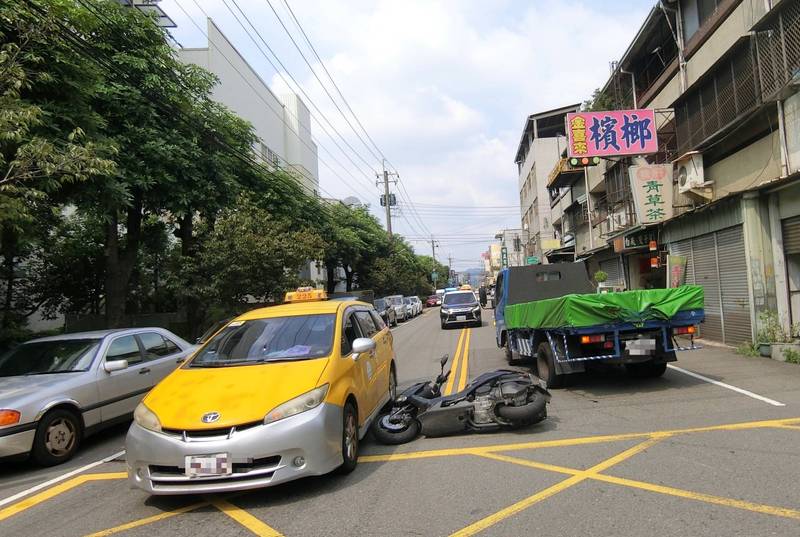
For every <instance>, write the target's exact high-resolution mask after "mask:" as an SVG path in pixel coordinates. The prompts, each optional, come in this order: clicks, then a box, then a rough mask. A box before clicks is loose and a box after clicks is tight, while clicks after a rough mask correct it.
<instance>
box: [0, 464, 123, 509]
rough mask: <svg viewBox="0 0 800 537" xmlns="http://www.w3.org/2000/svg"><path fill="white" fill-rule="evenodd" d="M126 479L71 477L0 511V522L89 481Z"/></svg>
mask: <svg viewBox="0 0 800 537" xmlns="http://www.w3.org/2000/svg"><path fill="white" fill-rule="evenodd" d="M127 477H128V474H127V473H125V472H110V473H102V474H84V475H79V476H77V477H73V478H72V479H70V480H67V481H64V482H63V483H59V484H58V485H56V486H54V487H52V488H49V489H47V490H45V491H42V492H40V493H39V494H34V495H33V496H31V497H30V498H26V499H24V500H22V501H19V502H17V503H15V504H13V505H10V506H8V507H6V508H5V509H3V510H0V520H5V519H7V518H8V517H10V516H14V515H16V514H17V513H20V512H22V511H25V510H26V509H30V508H31V507H33V506H35V505H38V504H40V503H42V502H45V501H47V500H49V499H50V498H53V497H55V496H58V495H59V494H61V493H64V492H66V491H68V490H71V489H74V488H75V487H77V486H80V485H83V484H84V483H87V482H89V481H103V480H107V479H125V478H127Z"/></svg>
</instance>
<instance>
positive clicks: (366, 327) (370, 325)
mask: <svg viewBox="0 0 800 537" xmlns="http://www.w3.org/2000/svg"><path fill="white" fill-rule="evenodd" d="M356 318H357V319H358V324H359V326H361V333H362V334H363V335H364V337H372V336H374V335H375V333H376V332H377V331H378V327H376V326H375V322H374V321H373V320H372V315H370V314H369V312H368V311H357V312H356Z"/></svg>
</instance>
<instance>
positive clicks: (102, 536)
mask: <svg viewBox="0 0 800 537" xmlns="http://www.w3.org/2000/svg"><path fill="white" fill-rule="evenodd" d="M209 505H211V504H210V503H209V502H199V503H193V504H190V505H187V506H185V507H180V508H178V509H174V510H172V511H165V512H163V513H159V514H157V515H153V516H149V517H145V518H140V519H138V520H134V521H132V522H127V523H125V524H120V525H119V526H114V527H113V528H108V529H107V530H103V531H98V532H96V533H91V534H89V535H87V536H86V537H106V536H107V535H113V534H115V533H119V532H122V531H127V530H131V529H133V528H138V527H140V526H146V525H147V524H152V523H153V522H158V521H159V520H164V519H167V518H171V517H174V516H177V515H182V514H183V513H188V512H189V511H194V510H196V509H200V508H201V507H208V506H209Z"/></svg>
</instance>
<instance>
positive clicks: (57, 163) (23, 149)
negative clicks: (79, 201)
mask: <svg viewBox="0 0 800 537" xmlns="http://www.w3.org/2000/svg"><path fill="white" fill-rule="evenodd" d="M65 4H66V3H62V2H53V3H52V5H53V11H54V13H55V14H56V15H58V14H61V13H64V11H65V7H64V6H65ZM57 31H58V28H57V24H56V23H55V22H54V20H53V19H47V18H45V19H41V18H40V17H37V14H36V13H34V12H32V11H31V7H30V6H29V5H27V4H24V3H13V2H12V3H3V4H2V5H0V40H1V41H2V45H0V253H2V258H3V271H2V279H3V283H4V292H3V294H2V299H0V300H2V302H1V304H2V327H3V328H4V329H8V328H10V327H11V326H12V325H14V324H15V323H18V322H20V321H21V320H22V319H24V317H25V316H26V315H28V314H30V312H29V311H28V312H24V311H23V310H24V309H25V308H26V307H27V306H30V300H29V299H28V297H29V293H28V289H24V288H22V287H20V288H19V289H17V287H18V285H17V284H18V283H20V282H22V281H25V280H21V279H20V278H18V276H19V272H20V268H19V263H20V262H21V261H23V260H24V259H26V257H27V256H26V253H27V252H28V251H29V250H30V249H31V248H35V245H34V243H35V241H36V239H37V237H35V236H33V235H32V234H31V233H30V231H33V230H36V231H39V232H40V231H41V228H40V226H37V225H34V224H35V219H36V217H37V213H38V214H42V211H43V210H44V212H47V209H46V206H48V205H57V202H55V201H54V198H56V197H59V196H61V195H62V194H63V190H64V187H65V186H68V185H70V184H73V183H77V182H81V181H86V180H87V179H89V178H91V177H95V176H99V175H103V174H108V173H111V172H112V171H113V169H114V164H113V162H112V161H111V160H109V159H108V158H105V157H108V156H111V155H113V152H114V151H113V145H112V144H108V143H107V142H105V141H100V142H98V141H96V140H92V139H91V138H90V137H88V136H87V133H89V132H91V131H93V129H94V127H95V126H96V124H97V117H96V116H94V115H93V114H92V113H91V109H90V107H89V106H88V104H87V103H88V100H89V97H90V96H91V94H92V93H93V92H94V90H95V82H96V78H95V76H94V73H95V71H94V70H93V69H92V67H91V66H90V65H88V62H86V61H85V60H84V59H82V58H81V57H80V56H79V55H76V54H74V53H70V52H69V51H68V50H65V49H64V48H63V47H60V46H59V45H58V44H57V43H56V42H55V40H54V39H53V35H54V34H55V33H56V32H57ZM40 236H41V235H40ZM28 272H29V271H28Z"/></svg>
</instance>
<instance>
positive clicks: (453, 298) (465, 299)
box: [443, 291, 477, 306]
mask: <svg viewBox="0 0 800 537" xmlns="http://www.w3.org/2000/svg"><path fill="white" fill-rule="evenodd" d="M476 302H477V300H475V295H474V294H473V293H472V291H463V292H461V293H447V294H446V295H444V302H443V304H444V305H445V306H462V305H468V304H475V303H476Z"/></svg>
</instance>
